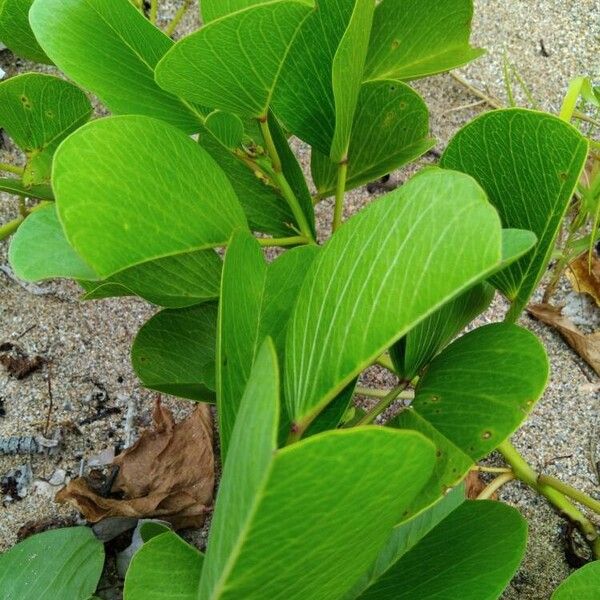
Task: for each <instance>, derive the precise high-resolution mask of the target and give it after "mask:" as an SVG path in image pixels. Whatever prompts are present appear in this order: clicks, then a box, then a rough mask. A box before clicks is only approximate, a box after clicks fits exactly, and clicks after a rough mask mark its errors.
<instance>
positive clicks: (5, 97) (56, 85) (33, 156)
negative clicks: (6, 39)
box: [0, 73, 92, 186]
mask: <svg viewBox="0 0 600 600" xmlns="http://www.w3.org/2000/svg"><path fill="white" fill-rule="evenodd" d="M91 114H92V105H91V104H90V102H89V100H88V99H87V97H86V95H85V94H84V93H83V92H82V91H81V90H80V89H79V88H78V87H75V86H74V85H73V84H72V83H69V82H68V81H65V80H64V79H59V78H58V77H53V76H51V75H43V74H42V73H26V74H25V75H18V76H16V77H11V78H10V79H7V80H6V81H3V82H2V83H0V127H2V128H3V129H5V130H6V131H7V133H8V134H9V135H10V137H11V138H12V139H13V140H14V142H15V143H16V144H17V146H19V147H20V148H21V149H22V150H23V151H24V152H25V154H26V155H27V159H28V160H27V166H26V169H25V173H24V175H23V184H24V185H25V186H31V185H34V184H40V183H46V182H48V181H50V168H51V166H52V155H53V154H54V152H55V150H56V148H57V147H58V145H59V144H60V142H61V141H62V140H63V139H64V138H65V137H67V135H69V133H71V132H72V131H74V130H75V129H77V128H78V127H80V126H81V125H83V124H84V123H85V122H86V121H87V120H88V119H89V118H90V115H91Z"/></svg>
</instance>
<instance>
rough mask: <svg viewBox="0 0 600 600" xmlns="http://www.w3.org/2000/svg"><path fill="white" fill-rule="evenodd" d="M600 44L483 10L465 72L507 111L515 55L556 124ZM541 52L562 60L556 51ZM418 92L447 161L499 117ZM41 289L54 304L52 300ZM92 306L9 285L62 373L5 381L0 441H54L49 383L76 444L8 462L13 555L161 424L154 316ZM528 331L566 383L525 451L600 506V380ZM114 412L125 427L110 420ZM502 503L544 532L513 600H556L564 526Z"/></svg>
mask: <svg viewBox="0 0 600 600" xmlns="http://www.w3.org/2000/svg"><path fill="white" fill-rule="evenodd" d="M166 4H167V6H166V8H165V10H164V11H163V13H162V17H163V18H168V17H169V16H171V15H172V14H173V12H174V10H175V8H176V6H177V3H176V2H173V3H171V2H168V3H166ZM195 16H196V15H195V14H194V13H193V12H191V13H190V14H189V16H188V17H187V18H186V20H185V22H184V25H183V31H186V30H187V31H189V30H191V28H193V27H194V26H195ZM599 33H600V2H598V1H597V0H578V1H577V2H575V1H574V0H571V1H568V2H564V1H560V0H527V1H525V0H520V1H513V2H505V1H503V0H478V1H477V2H476V17H475V20H474V36H473V40H474V43H475V44H476V45H480V46H482V47H485V48H487V50H488V54H487V55H486V56H485V57H484V58H482V59H480V60H478V61H477V62H476V63H474V64H472V65H470V66H469V67H467V68H464V69H461V70H459V73H460V75H461V76H463V77H465V78H466V79H467V80H469V81H470V82H472V83H473V84H475V85H476V86H477V87H479V88H481V89H482V90H485V91H486V92H487V93H488V94H490V95H493V96H494V97H497V98H499V99H500V100H501V101H505V99H506V94H505V90H504V85H503V81H502V60H503V55H504V53H505V52H506V55H507V57H508V59H509V60H510V61H511V62H512V63H513V64H515V65H516V67H517V68H518V70H519V72H520V74H521V75H522V76H523V78H524V79H525V80H526V81H527V82H528V84H529V86H530V88H531V92H532V94H533V96H534V97H535V98H536V99H537V101H538V102H539V103H540V105H541V106H542V107H543V108H545V109H547V110H551V111H556V110H557V109H558V108H559V106H560V103H561V98H562V95H563V94H564V91H565V89H566V86H567V84H568V81H569V80H570V79H571V78H572V77H574V76H576V75H579V74H591V75H594V76H595V77H596V78H598V76H599V75H600V62H599V58H598V34H599ZM540 40H543V46H544V49H545V53H546V54H548V55H549V56H545V55H544V53H543V52H542V47H541V43H540ZM29 67H30V65H28V64H27V63H25V62H23V61H15V59H14V58H13V57H11V55H10V54H9V53H7V52H4V53H0V68H2V69H4V70H5V71H7V73H8V74H9V75H10V74H14V73H15V72H24V71H26V70H28V68H29ZM416 87H417V88H418V89H419V91H420V92H421V93H422V94H423V95H424V97H425V99H426V101H427V102H428V104H429V106H430V109H431V113H432V124H431V126H432V132H433V134H434V135H435V136H436V137H437V139H438V144H437V149H438V150H442V149H443V148H444V146H445V144H446V143H447V141H448V139H449V138H450V137H451V135H452V134H453V133H454V132H455V131H456V130H457V128H458V127H460V126H461V125H462V124H464V123H465V122H466V121H468V120H469V119H470V118H472V117H473V116H475V115H476V114H478V113H479V112H480V111H481V110H484V108H485V107H484V106H482V105H478V106H471V107H469V108H461V107H464V106H465V105H469V104H472V103H474V102H477V100H478V98H476V97H475V96H473V95H472V94H471V93H469V92H468V91H466V90H465V89H464V88H463V87H462V86H460V85H458V84H457V83H456V82H455V81H454V80H453V79H452V78H451V77H450V76H448V75H444V76H439V77H435V78H432V79H430V80H428V81H424V82H419V83H417V84H416ZM516 95H517V98H518V99H519V101H520V102H522V101H525V98H524V96H523V94H522V93H521V92H517V94H516ZM457 109H458V110H457ZM297 150H298V154H299V156H300V157H301V159H302V161H303V163H304V164H305V165H306V162H307V158H308V156H307V151H306V149H305V148H303V147H302V145H300V144H298V145H297ZM10 154H11V149H10V147H9V148H8V149H7V150H3V151H1V157H0V160H8V159H9V158H10V156H9V155H10ZM415 168H416V167H412V168H410V169H405V170H403V171H401V172H399V173H395V174H394V177H395V178H396V179H398V180H399V181H402V180H404V179H405V178H406V177H407V176H408V175H409V174H410V173H411V172H414V170H415ZM373 197H374V196H373V195H370V194H369V193H367V192H366V190H364V189H362V190H357V191H356V192H353V193H352V194H350V195H349V199H348V202H347V210H346V214H347V215H349V214H351V213H352V212H354V211H356V210H357V209H358V208H359V207H361V206H363V205H364V204H365V203H366V202H368V201H370V200H372V199H373ZM16 211H17V204H16V202H15V201H14V200H13V199H10V198H8V197H5V196H2V198H1V199H0V220H1V221H5V220H8V219H9V218H13V217H14V216H15V214H16ZM318 218H319V228H320V229H321V231H326V230H327V228H328V227H329V222H330V219H331V206H330V203H327V202H325V203H323V204H322V205H321V206H320V207H319V210H318ZM6 248H7V245H6V243H0V265H6V264H7V260H6ZM39 288H42V289H43V291H44V295H39V292H40V289H39ZM78 297H79V291H78V289H77V287H76V286H75V285H74V284H72V283H68V282H56V283H44V284H40V286H37V287H36V286H33V287H32V286H27V287H23V286H21V285H19V284H18V283H17V282H15V281H14V280H12V279H10V278H9V277H7V276H6V275H5V274H4V273H3V272H0V298H1V300H0V343H2V342H6V341H11V342H13V343H17V344H19V345H20V346H22V348H23V349H24V350H25V351H26V352H27V353H28V354H31V355H36V354H39V355H41V356H43V357H44V358H45V359H47V360H48V364H49V367H48V368H44V369H42V370H40V371H38V372H36V373H34V374H33V375H31V376H30V377H29V378H27V379H25V380H23V381H16V380H15V379H12V378H9V377H7V375H6V373H5V372H4V370H2V369H0V400H1V401H3V403H4V410H5V411H6V415H5V416H4V417H0V437H4V436H13V435H23V436H27V435H37V434H39V432H40V431H41V430H43V429H44V427H45V424H46V419H47V414H48V407H49V394H48V383H47V379H48V377H50V379H51V389H52V397H53V405H54V408H53V411H52V414H51V419H50V432H52V431H54V430H55V429H56V428H59V427H60V428H61V429H62V430H63V432H64V442H63V445H62V449H61V451H60V453H58V454H57V455H55V456H43V455H36V456H33V457H23V456H20V457H1V456H0V478H1V477H2V475H3V474H5V473H6V472H7V471H9V470H10V469H14V468H16V467H19V466H21V465H24V464H27V463H28V462H30V465H31V469H32V476H33V479H34V480H36V481H37V483H36V485H35V486H30V490H29V494H28V495H27V496H26V497H25V498H24V499H22V500H20V501H18V502H14V503H11V504H8V505H7V506H6V507H4V508H2V507H0V550H2V549H5V548H7V547H10V546H11V545H12V544H13V543H14V542H15V541H16V539H17V532H18V530H19V528H20V527H21V526H22V525H24V524H25V523H26V522H28V521H31V520H35V521H37V520H40V519H45V518H54V517H56V516H57V515H61V516H63V517H66V518H68V519H72V518H74V517H75V514H74V513H73V511H71V510H70V509H68V508H65V507H59V506H58V505H56V504H54V503H53V502H52V495H53V492H54V490H55V489H57V488H55V487H52V486H51V485H50V484H49V483H47V482H45V481H44V480H48V479H51V478H52V476H53V475H54V481H60V479H61V478H62V477H63V473H62V472H61V471H60V470H63V471H64V476H66V477H70V476H74V475H76V474H77V473H78V471H79V468H80V465H81V460H82V459H88V458H89V457H91V456H93V455H95V454H97V453H98V452H99V451H101V450H104V449H106V448H110V447H117V449H118V448H119V447H121V446H122V445H123V443H124V422H125V418H124V417H125V413H126V411H127V407H128V406H129V405H130V404H131V403H132V402H133V403H135V406H136V408H137V412H138V418H137V420H136V422H135V424H134V430H133V433H134V435H135V434H136V432H137V431H138V430H139V428H140V427H143V426H144V425H147V424H148V422H149V418H150V408H151V405H152V402H153V398H154V394H152V393H151V392H149V391H147V390H144V389H143V388H142V387H141V386H140V384H139V382H138V381H137V379H136V378H135V376H134V374H133V372H132V370H131V366H130V363H129V357H128V356H129V349H130V345H131V341H132V339H133V337H134V335H135V333H136V331H137V330H138V328H139V327H140V325H141V324H142V323H143V322H144V321H145V320H146V319H147V318H148V317H149V316H150V315H151V314H153V312H154V309H153V308H152V307H150V306H148V305H146V304H145V303H143V302H141V301H139V300H133V299H116V300H108V301H103V302H86V303H83V302H80V301H79V300H78ZM504 309H505V306H504V302H503V301H502V300H501V299H497V301H496V302H495V303H494V306H493V307H492V309H491V310H490V311H488V313H486V315H484V317H482V319H481V320H482V322H483V321H494V320H499V319H500V318H501V317H502V314H503V311H504ZM521 323H522V324H523V325H524V326H525V327H528V328H530V329H531V330H532V331H534V332H535V333H536V334H537V335H539V337H540V338H541V339H542V341H543V343H544V344H545V346H546V348H547V350H548V353H549V356H550V360H551V363H552V377H551V381H550V385H549V386H548V389H547V391H546V393H545V395H544V397H543V399H542V400H540V402H539V403H538V405H537V407H536V408H535V410H534V411H533V414H532V415H531V417H530V418H529V420H528V421H527V423H526V424H525V425H524V426H523V428H522V429H521V430H520V431H519V432H518V433H517V434H516V435H515V436H514V442H515V444H516V445H517V447H518V448H519V449H520V450H521V451H522V452H523V454H524V455H525V456H526V458H527V459H528V460H529V461H530V462H531V464H532V465H533V466H534V467H535V468H538V469H543V470H544V471H545V472H547V473H549V474H552V475H557V476H560V477H561V478H562V479H563V480H565V481H566V482H568V483H571V484H572V485H575V486H577V487H581V488H582V489H584V490H585V491H586V492H588V493H590V494H592V495H594V496H596V497H599V495H600V489H599V482H598V480H597V474H596V472H595V470H594V467H593V464H592V462H593V461H592V459H591V454H592V452H596V451H598V452H600V448H597V446H598V431H599V430H600V417H599V416H598V415H599V411H598V408H599V397H598V391H597V389H598V388H597V384H598V378H596V377H595V376H594V375H593V373H592V372H591V370H590V369H589V368H588V367H587V366H586V365H585V364H584V363H583V362H582V361H581V360H580V359H579V358H578V357H577V356H576V355H575V354H574V353H573V352H572V351H571V350H570V349H569V348H568V347H567V346H566V344H565V343H564V342H563V341H562V340H561V339H560V338H559V336H557V335H556V334H555V333H553V332H552V331H550V330H549V329H548V328H546V327H545V326H542V325H540V324H538V323H536V322H535V321H533V320H531V319H529V318H527V317H524V318H523V319H522V321H521ZM366 383H369V384H371V385H379V386H387V385H389V384H390V383H391V381H390V379H389V377H386V375H385V373H382V372H381V371H378V370H373V371H371V372H370V373H369V375H368V377H367V378H366ZM594 385H596V388H594ZM170 405H171V406H173V407H176V410H177V411H178V413H179V414H183V413H185V412H186V410H187V409H188V405H187V404H186V403H185V402H181V401H172V402H170ZM114 409H118V411H119V412H117V411H116V410H114ZM111 412H113V413H114V414H108V413H111ZM82 423H83V424H82ZM76 429H78V430H79V431H80V433H77V432H76ZM57 470H58V471H57ZM501 499H502V500H505V501H507V502H509V503H511V504H513V505H514V506H516V507H518V509H519V510H520V511H521V512H522V513H523V514H524V516H525V517H526V518H527V520H528V522H529V533H530V539H529V544H528V550H527V555H526V558H525V560H524V562H523V564H522V566H521V568H520V570H519V573H518V574H517V576H516V577H515V579H514V581H513V582H512V584H511V586H510V588H509V589H508V590H507V592H506V593H505V596H504V597H505V598H506V599H510V600H516V599H519V600H524V599H527V600H538V599H540V600H541V599H547V598H549V597H550V594H551V592H552V590H553V589H554V588H555V587H556V585H557V583H558V582H559V581H560V580H562V579H563V578H564V577H565V576H566V575H568V573H569V571H570V569H569V566H568V564H567V563H566V561H565V556H564V551H563V546H562V544H563V529H564V521H562V520H561V519H560V518H559V517H558V516H557V515H556V514H555V513H554V512H553V511H552V509H550V508H549V507H548V505H547V504H546V502H545V501H544V500H543V499H541V498H539V497H537V496H536V495H535V494H533V493H532V492H530V491H529V490H528V489H527V488H525V487H524V486H522V485H520V484H518V483H514V484H509V485H507V486H506V487H505V488H504V489H503V491H502V493H501Z"/></svg>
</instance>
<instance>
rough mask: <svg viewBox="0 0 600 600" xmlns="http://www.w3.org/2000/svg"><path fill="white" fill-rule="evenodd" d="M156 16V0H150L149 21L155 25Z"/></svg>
mask: <svg viewBox="0 0 600 600" xmlns="http://www.w3.org/2000/svg"><path fill="white" fill-rule="evenodd" d="M157 18H158V0H151V1H150V22H151V23H154V25H156V20H157Z"/></svg>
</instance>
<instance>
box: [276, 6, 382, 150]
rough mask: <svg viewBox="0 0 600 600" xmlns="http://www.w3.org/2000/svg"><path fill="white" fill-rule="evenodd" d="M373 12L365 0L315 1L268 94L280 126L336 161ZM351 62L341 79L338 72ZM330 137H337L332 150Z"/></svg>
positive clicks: (356, 88) (345, 133)
mask: <svg viewBox="0 0 600 600" xmlns="http://www.w3.org/2000/svg"><path fill="white" fill-rule="evenodd" d="M372 10H373V2H370V1H369V0H358V1H356V0H328V1H327V2H321V3H319V5H318V9H317V10H314V11H313V12H311V14H310V15H309V16H308V18H307V19H306V21H304V23H303V25H302V27H301V28H300V30H299V31H298V34H297V35H296V37H295V39H294V42H293V43H292V45H291V48H290V50H289V52H288V55H287V58H286V60H285V62H284V63H283V67H282V69H281V75H280V78H279V82H278V84H277V87H276V88H275V92H274V94H273V109H274V112H275V114H276V115H277V117H278V118H279V119H280V120H281V121H282V123H283V124H284V126H285V128H286V129H287V130H288V131H291V132H292V133H294V134H295V135H297V136H298V137H299V138H300V139H302V140H304V141H305V142H307V143H308V144H310V145H311V146H313V147H314V148H317V149H318V150H319V152H321V153H322V154H325V155H326V156H330V152H332V150H335V153H334V154H333V155H332V157H333V160H336V161H339V157H338V156H337V153H338V151H339V148H340V147H342V146H343V145H344V144H343V143H342V141H345V142H348V137H347V136H349V134H350V131H349V128H348V127H349V123H351V122H352V116H353V112H354V111H353V106H354V104H355V102H356V97H357V96H358V93H359V90H360V80H361V77H362V64H363V62H364V55H360V52H361V51H362V46H363V44H362V42H363V41H364V38H365V37H366V36H368V34H369V28H370V22H369V14H370V13H372ZM361 27H363V28H364V29H361ZM354 53H356V55H354ZM350 63H352V64H351V68H350V70H349V72H348V73H347V74H346V76H347V81H346V82H344V73H343V72H342V71H343V68H344V67H345V66H348V65H349V64H350ZM358 71H360V75H359V76H358V77H357V73H358ZM334 81H335V85H334ZM334 88H335V91H334ZM336 117H339V122H337V124H336ZM336 125H337V127H338V133H337V134H336V133H335V130H336ZM334 135H337V136H338V138H339V139H336V148H335V149H332V142H333V141H334Z"/></svg>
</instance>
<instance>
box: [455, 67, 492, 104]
mask: <svg viewBox="0 0 600 600" xmlns="http://www.w3.org/2000/svg"><path fill="white" fill-rule="evenodd" d="M450 77H452V78H453V79H454V80H455V81H457V82H458V83H460V85H462V86H463V87H466V88H467V89H468V90H469V91H470V92H471V93H472V94H473V95H475V96H477V97H478V98H481V99H482V100H485V102H486V103H487V104H489V105H490V106H491V107H492V108H503V105H502V103H501V102H500V101H499V100H495V99H494V98H492V97H491V96H487V95H486V94H484V93H483V92H482V91H481V90H479V89H477V88H476V87H475V86H472V85H471V84H470V83H469V82H468V81H467V80H466V79H463V78H462V77H461V76H460V75H457V74H456V73H454V72H453V71H450Z"/></svg>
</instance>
